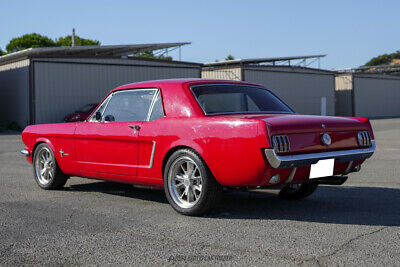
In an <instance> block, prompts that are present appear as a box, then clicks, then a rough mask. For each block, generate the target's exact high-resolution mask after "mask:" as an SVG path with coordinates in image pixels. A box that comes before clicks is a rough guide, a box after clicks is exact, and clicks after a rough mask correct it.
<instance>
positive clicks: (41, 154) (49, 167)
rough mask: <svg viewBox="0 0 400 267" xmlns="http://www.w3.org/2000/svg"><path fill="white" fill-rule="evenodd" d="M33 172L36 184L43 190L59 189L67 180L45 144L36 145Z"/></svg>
mask: <svg viewBox="0 0 400 267" xmlns="http://www.w3.org/2000/svg"><path fill="white" fill-rule="evenodd" d="M33 172H34V175H35V178H36V182H37V184H38V185H39V186H40V187H41V188H43V189H59V188H61V187H63V186H64V184H65V183H66V182H67V179H68V177H67V176H66V175H65V174H64V173H63V172H62V171H61V170H60V168H59V167H58V164H57V161H56V158H55V157H54V153H53V151H52V150H51V148H50V147H49V146H48V145H47V144H45V143H42V144H40V145H38V146H37V148H36V149H35V153H34V155H33Z"/></svg>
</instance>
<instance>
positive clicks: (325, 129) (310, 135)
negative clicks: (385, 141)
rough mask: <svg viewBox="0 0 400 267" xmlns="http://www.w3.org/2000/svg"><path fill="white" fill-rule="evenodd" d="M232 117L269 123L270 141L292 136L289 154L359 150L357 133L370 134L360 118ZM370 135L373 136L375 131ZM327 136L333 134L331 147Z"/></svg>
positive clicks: (368, 126) (289, 115)
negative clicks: (324, 134)
mask: <svg viewBox="0 0 400 267" xmlns="http://www.w3.org/2000/svg"><path fill="white" fill-rule="evenodd" d="M225 116H226V115H225ZM228 117H235V118H243V119H258V120H262V121H264V122H265V123H266V124H267V129H268V133H269V138H271V137H272V136H274V135H287V136H288V138H289V142H290V151H289V152H288V153H289V154H298V153H314V152H321V151H330V150H343V149H352V148H356V147H359V145H358V141H357V132H359V131H365V130H368V131H370V124H369V123H368V120H367V119H360V118H346V117H329V116H314V115H298V114H262V115H259V114H257V115H256V114H251V115H250V114H247V115H246V114H240V115H228ZM370 132H371V135H372V131H370ZM323 133H328V134H329V135H330V137H331V140H332V142H331V144H330V145H324V144H323V143H322V140H321V136H322V134H323ZM270 141H271V140H270ZM288 153H283V154H288Z"/></svg>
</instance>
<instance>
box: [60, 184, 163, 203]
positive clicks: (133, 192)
mask: <svg viewBox="0 0 400 267" xmlns="http://www.w3.org/2000/svg"><path fill="white" fill-rule="evenodd" d="M63 190H65V191H77V192H101V193H105V194H111V195H117V196H123V197H129V198H137V199H141V200H148V201H154V202H159V203H166V204H167V203H168V201H167V199H166V197H165V194H164V191H163V190H158V189H157V190H155V189H149V188H138V187H134V186H132V185H129V184H120V183H112V182H103V181H97V182H94V183H85V184H73V185H69V186H66V187H64V188H63Z"/></svg>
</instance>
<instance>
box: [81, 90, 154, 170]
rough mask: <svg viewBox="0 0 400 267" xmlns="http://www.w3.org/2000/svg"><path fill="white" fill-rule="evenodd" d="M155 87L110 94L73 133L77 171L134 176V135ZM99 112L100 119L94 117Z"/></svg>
mask: <svg viewBox="0 0 400 267" xmlns="http://www.w3.org/2000/svg"><path fill="white" fill-rule="evenodd" d="M156 92H157V89H152V88H150V89H132V90H122V91H116V92H114V93H113V94H111V95H110V96H109V97H108V98H107V99H106V100H104V101H103V103H102V104H101V105H100V107H99V108H98V109H97V110H96V112H94V115H93V116H92V117H91V118H89V119H88V120H87V121H85V122H82V123H79V124H78V126H77V129H76V132H75V136H76V141H75V142H76V154H77V163H78V165H79V169H80V171H81V173H82V174H83V175H84V176H85V175H92V174H93V175H94V174H100V175H98V176H100V177H101V173H105V174H117V175H129V176H136V175H137V165H138V134H139V129H140V125H141V124H142V123H143V122H144V121H146V120H147V117H148V113H149V109H150V106H151V103H152V101H153V98H154V97H155V95H156ZM97 112H99V113H100V114H101V119H100V120H96V116H95V114H96V113H97Z"/></svg>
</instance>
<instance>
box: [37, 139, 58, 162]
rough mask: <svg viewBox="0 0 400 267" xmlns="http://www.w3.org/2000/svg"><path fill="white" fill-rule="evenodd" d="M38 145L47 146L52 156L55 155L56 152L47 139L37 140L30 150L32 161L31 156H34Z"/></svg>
mask: <svg viewBox="0 0 400 267" xmlns="http://www.w3.org/2000/svg"><path fill="white" fill-rule="evenodd" d="M40 144H46V145H48V146H49V147H50V149H51V150H52V151H53V154H54V155H56V150H55V148H54V146H53V144H52V143H51V142H50V140H49V139H47V138H38V139H36V141H35V144H34V146H33V148H32V159H33V155H35V151H36V148H37V147H38V146H39V145H40Z"/></svg>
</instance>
